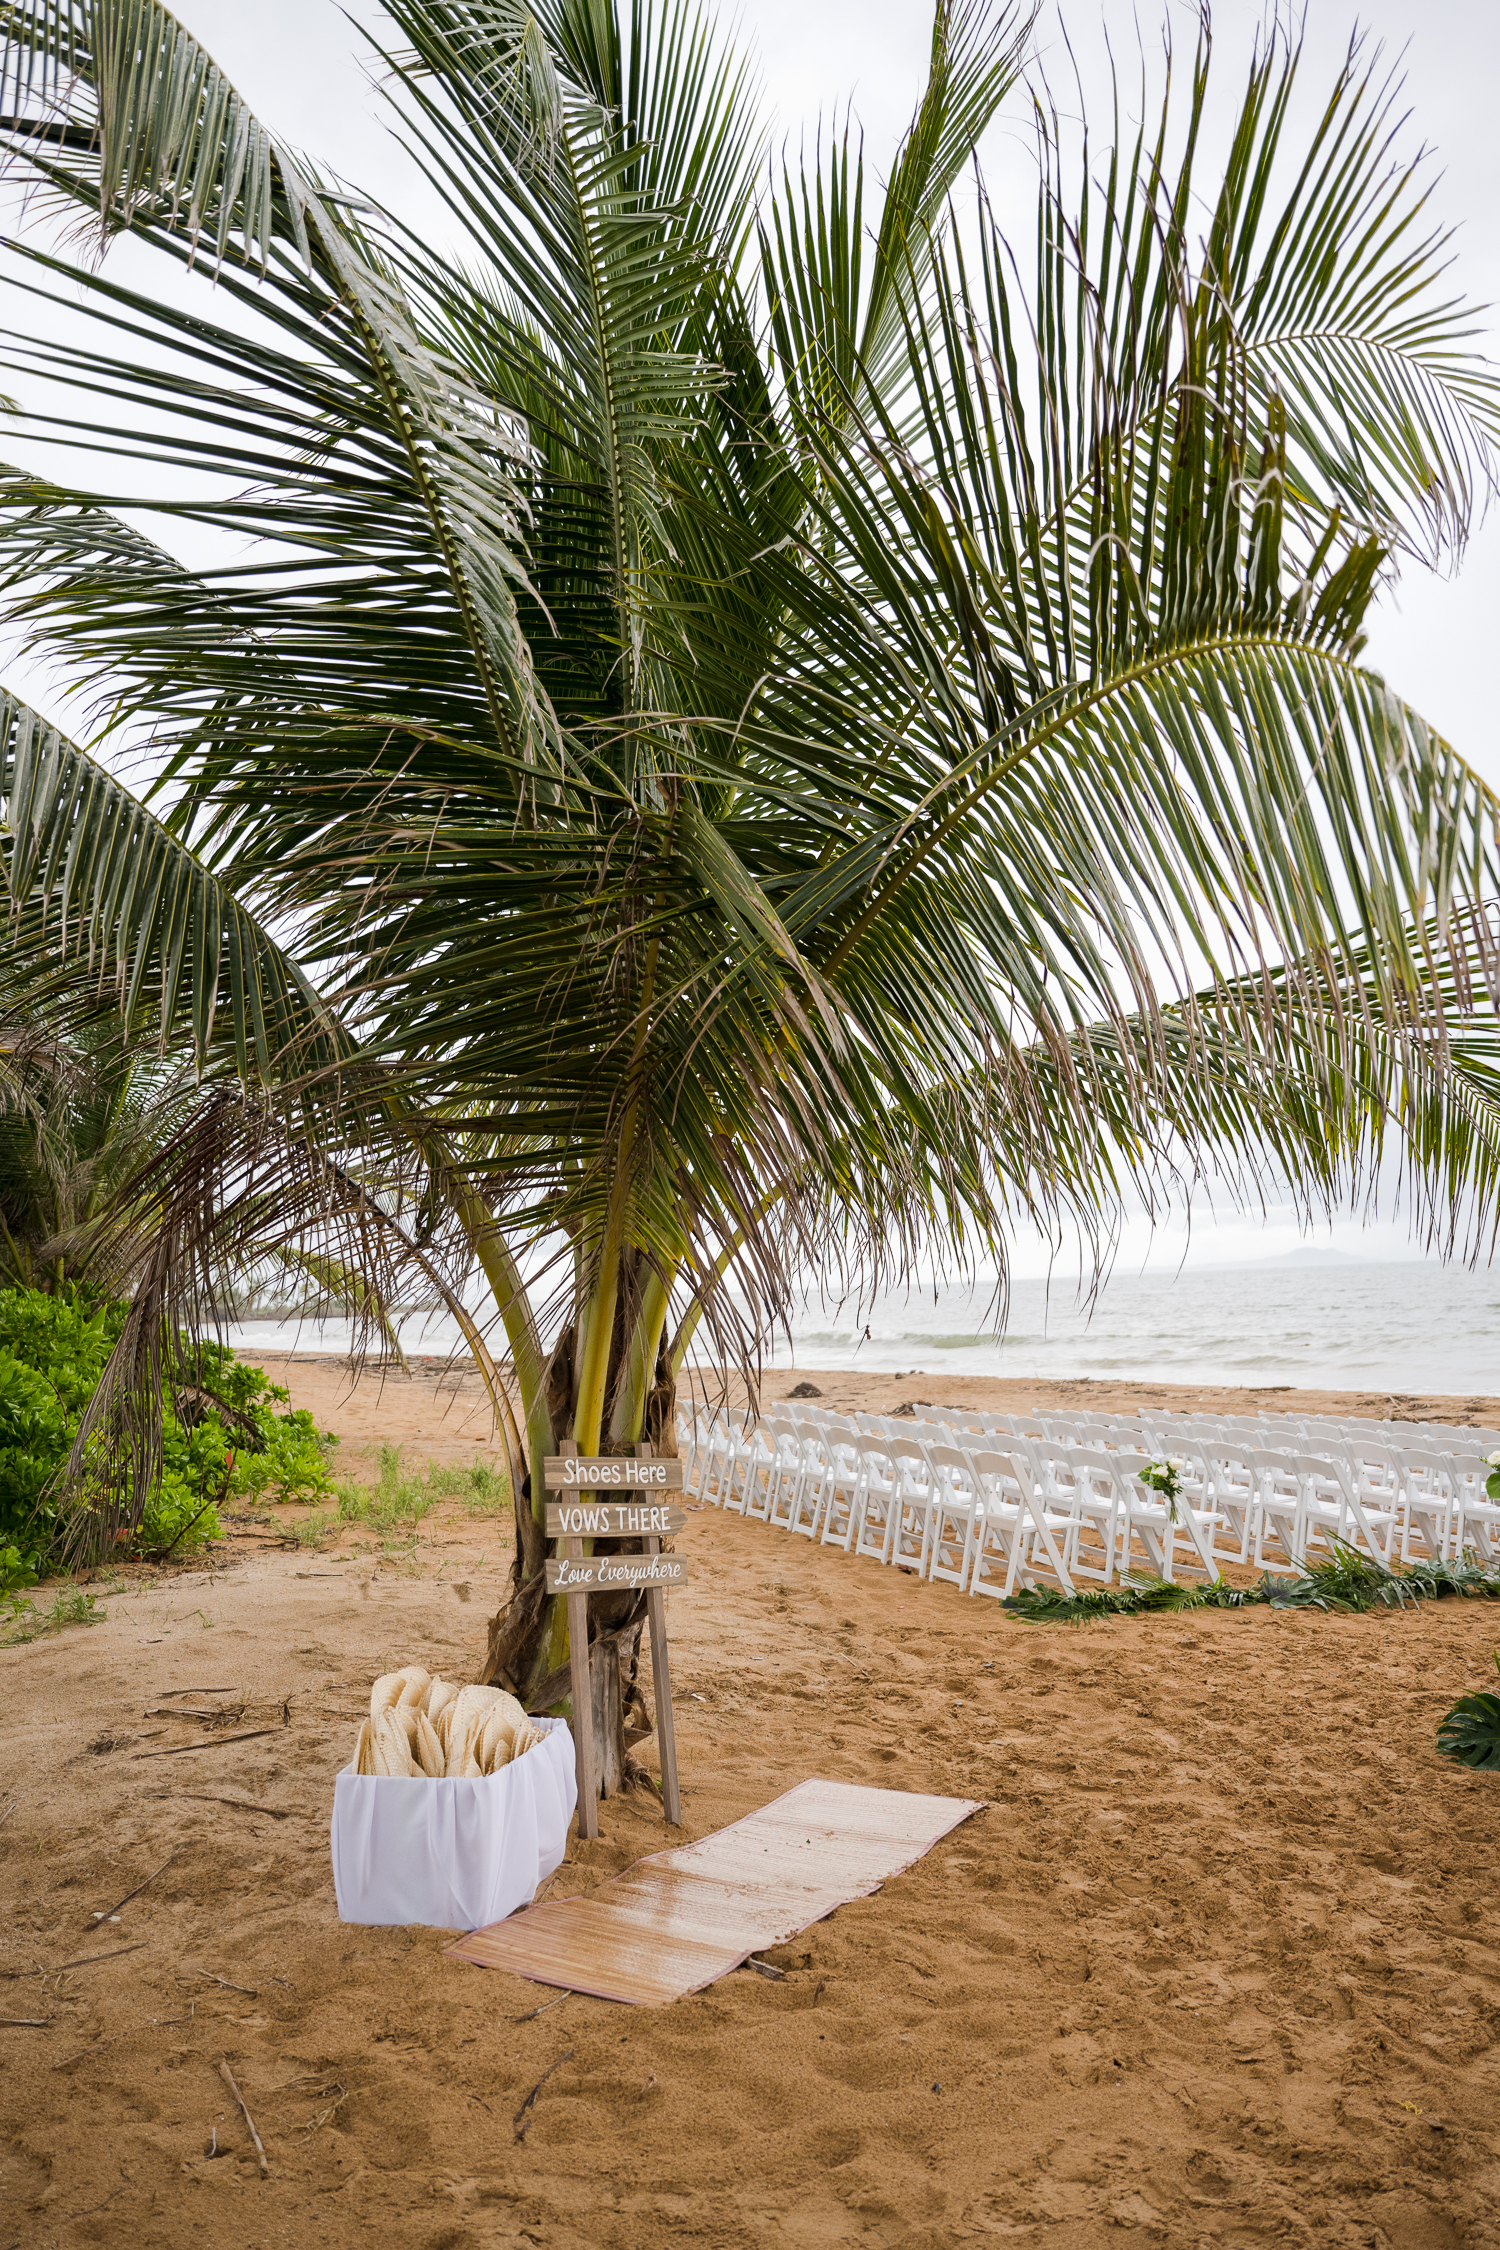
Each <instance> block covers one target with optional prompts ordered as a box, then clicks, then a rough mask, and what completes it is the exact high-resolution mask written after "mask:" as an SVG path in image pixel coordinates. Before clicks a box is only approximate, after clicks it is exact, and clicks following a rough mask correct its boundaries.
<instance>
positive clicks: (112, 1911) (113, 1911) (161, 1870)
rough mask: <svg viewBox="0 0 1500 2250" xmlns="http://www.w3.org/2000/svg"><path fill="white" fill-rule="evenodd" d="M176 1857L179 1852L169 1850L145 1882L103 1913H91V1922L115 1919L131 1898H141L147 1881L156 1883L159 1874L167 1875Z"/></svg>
mask: <svg viewBox="0 0 1500 2250" xmlns="http://www.w3.org/2000/svg"><path fill="white" fill-rule="evenodd" d="M176 1857H177V1854H176V1852H168V1854H167V1856H166V1858H165V1859H164V1860H163V1861H162V1863H161V1865H160V1867H153V1868H152V1870H151V1872H150V1874H149V1875H148V1876H147V1877H146V1882H145V1883H137V1884H136V1886H135V1889H134V1890H133V1891H127V1892H126V1893H125V1896H124V1897H123V1898H122V1899H117V1900H116V1902H115V1904H114V1905H113V1906H109V1907H106V1908H105V1910H104V1912H103V1913H102V1914H100V1913H93V1914H90V1916H89V1920H90V1921H91V1922H109V1921H112V1920H113V1919H114V1917H115V1915H117V1914H118V1913H119V1912H120V1910H121V1908H122V1907H126V1906H128V1905H129V1904H130V1902H131V1900H132V1899H133V1898H139V1897H140V1895H141V1893H142V1891H143V1890H144V1889H145V1888H146V1884H147V1883H154V1882H155V1881H156V1878H157V1876H158V1875H165V1873H166V1871H167V1869H168V1868H169V1867H170V1866H171V1864H172V1862H173V1860H174V1859H175V1858H176Z"/></svg>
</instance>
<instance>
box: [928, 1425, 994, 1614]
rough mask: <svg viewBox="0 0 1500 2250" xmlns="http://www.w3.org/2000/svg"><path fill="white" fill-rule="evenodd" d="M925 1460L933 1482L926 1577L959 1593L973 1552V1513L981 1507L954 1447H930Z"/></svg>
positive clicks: (971, 1476)
mask: <svg viewBox="0 0 1500 2250" xmlns="http://www.w3.org/2000/svg"><path fill="white" fill-rule="evenodd" d="M927 1458H928V1461H929V1462H930V1463H931V1465H932V1471H933V1475H934V1477H935V1479H936V1489H935V1491H934V1494H933V1502H932V1516H931V1521H930V1523H929V1526H928V1534H927V1576H928V1578H929V1579H943V1580H945V1581H946V1582H947V1584H949V1585H950V1586H957V1587H958V1588H959V1589H960V1590H962V1588H963V1585H964V1581H965V1578H966V1577H967V1574H968V1568H969V1559H970V1555H971V1553H972V1550H973V1526H974V1509H975V1507H976V1505H982V1500H981V1495H980V1489H979V1483H978V1479H977V1477H976V1476H975V1473H974V1471H973V1469H972V1468H971V1467H970V1465H969V1458H968V1455H967V1454H966V1453H964V1452H962V1451H961V1450H960V1449H959V1447H957V1446H956V1445H933V1446H929V1447H928V1449H927Z"/></svg>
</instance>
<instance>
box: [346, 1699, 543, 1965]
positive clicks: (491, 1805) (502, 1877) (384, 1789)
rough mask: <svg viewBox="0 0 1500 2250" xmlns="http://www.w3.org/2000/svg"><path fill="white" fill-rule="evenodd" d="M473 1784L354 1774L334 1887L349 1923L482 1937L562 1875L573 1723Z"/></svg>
mask: <svg viewBox="0 0 1500 2250" xmlns="http://www.w3.org/2000/svg"><path fill="white" fill-rule="evenodd" d="M535 1723H536V1725H537V1726H539V1727H545V1728H546V1730H547V1739H546V1741H545V1742H538V1743H536V1744H535V1745H534V1746H533V1747H532V1748H531V1749H530V1750H528V1751H527V1752H526V1753H525V1755H524V1757H520V1758H517V1759H516V1760H515V1761H514V1762H513V1763H512V1764H511V1765H508V1766H502V1767H501V1769H500V1771H499V1772H498V1773H489V1774H485V1775H483V1776H482V1777H481V1778H480V1779H478V1780H474V1781H460V1780H458V1779H454V1780H451V1781H448V1780H443V1781H433V1780H429V1779H428V1777H427V1776H426V1775H421V1776H418V1777H416V1778H414V1779H412V1780H406V1779H405V1778H404V1777H403V1778H401V1779H390V1778H388V1777H386V1776H384V1775H377V1774H363V1773H356V1772H355V1771H354V1768H353V1767H352V1766H346V1767H345V1769H344V1771H343V1772H342V1773H341V1774H340V1775H339V1776H338V1778H337V1780H336V1781H335V1782H334V1785H333V1887H334V1891H335V1893H336V1895H337V1898H338V1905H339V1919H340V1921H342V1922H367V1923H378V1924H380V1925H382V1926H384V1927H387V1928H389V1927H391V1926H393V1925H396V1924H399V1923H406V1922H426V1923H428V1924H430V1925H431V1927H432V1928H434V1929H439V1930H478V1929H482V1928H483V1927H484V1925H485V1924H486V1923H487V1922H499V1921H503V1920H504V1918H505V1916H506V1915H507V1914H514V1912H515V1910H516V1908H517V1907H518V1906H527V1905H529V1904H530V1902H531V1900H532V1898H533V1897H534V1896H535V1895H536V1890H537V1886H538V1884H540V1883H544V1882H545V1881H546V1879H547V1877H548V1876H549V1875H550V1874H551V1873H552V1870H553V1869H554V1868H555V1867H560V1866H561V1865H562V1859H563V1853H564V1851H565V1850H566V1848H567V1841H568V1823H569V1821H570V1820H571V1819H572V1817H573V1808H574V1806H575V1804H576V1803H577V1801H578V1783H577V1778H576V1774H575V1769H574V1761H573V1737H572V1735H571V1734H570V1733H569V1731H568V1723H567V1721H566V1719H538V1720H537V1721H536V1722H535Z"/></svg>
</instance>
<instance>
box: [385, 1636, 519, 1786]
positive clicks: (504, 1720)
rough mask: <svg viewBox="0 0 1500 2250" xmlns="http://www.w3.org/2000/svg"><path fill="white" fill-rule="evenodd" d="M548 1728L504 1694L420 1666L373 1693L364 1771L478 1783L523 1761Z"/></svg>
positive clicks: (389, 1676) (388, 1676)
mask: <svg viewBox="0 0 1500 2250" xmlns="http://www.w3.org/2000/svg"><path fill="white" fill-rule="evenodd" d="M546 1739H547V1736H546V1730H545V1729H544V1728H542V1727H539V1726H536V1725H534V1724H533V1722H532V1721H531V1720H530V1719H528V1718H527V1716H526V1713H525V1712H524V1711H523V1710H522V1709H521V1706H520V1704H519V1703H518V1702H517V1701H516V1699H515V1697H514V1696H513V1695H507V1694H506V1693H505V1690H504V1689H503V1688H492V1687H455V1686H454V1685H453V1683H452V1681H451V1680H435V1679H434V1678H433V1677H432V1675H431V1673H430V1672H424V1671H423V1669H422V1667H421V1665H420V1664H408V1665H407V1667H406V1669H405V1671H403V1672H386V1673H385V1674H384V1675H383V1676H382V1677H381V1678H380V1679H378V1680H377V1681H376V1682H375V1685H374V1686H373V1687H372V1688H371V1690H370V1716H369V1717H368V1719H366V1720H365V1722H364V1724H363V1726H362V1727H361V1728H360V1730H359V1742H358V1744H357V1746H356V1748H355V1752H354V1770H355V1772H356V1773H372V1774H385V1775H390V1776H401V1775H418V1776H420V1775H423V1774H426V1775H430V1776H431V1777H432V1778H433V1779H434V1780H440V1779H442V1778H443V1777H444V1776H447V1777H448V1778H450V1779H453V1778H460V1779H475V1778H477V1777H478V1776H479V1775H481V1774H487V1773H498V1772H499V1771H500V1768H501V1767H502V1766H508V1765H509V1764H510V1763H511V1760H512V1759H513V1758H523V1757H524V1756H525V1755H526V1752H527V1751H528V1750H532V1749H534V1748H535V1747H536V1745H537V1743H539V1742H545V1741H546Z"/></svg>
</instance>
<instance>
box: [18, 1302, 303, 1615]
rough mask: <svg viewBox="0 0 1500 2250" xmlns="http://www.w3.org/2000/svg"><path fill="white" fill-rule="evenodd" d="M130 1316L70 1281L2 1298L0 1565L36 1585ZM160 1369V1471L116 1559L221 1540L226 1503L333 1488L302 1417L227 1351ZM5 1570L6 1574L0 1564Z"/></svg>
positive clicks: (210, 1350)
mask: <svg viewBox="0 0 1500 2250" xmlns="http://www.w3.org/2000/svg"><path fill="white" fill-rule="evenodd" d="M129 1312H130V1308H129V1306H128V1305H126V1304H124V1303H121V1302H118V1301H115V1300H111V1299H96V1298H94V1297H93V1296H92V1295H91V1294H90V1293H89V1292H88V1291H87V1290H86V1289H85V1288H83V1287H82V1286H80V1285H79V1284H78V1283H75V1282H65V1283H64V1284H63V1285H62V1286H61V1287H60V1288H56V1287H54V1288H53V1289H51V1290H41V1289H9V1290H3V1291H0V1550H3V1555H0V1566H3V1556H14V1557H15V1564H14V1569H15V1571H17V1572H20V1573H21V1574H23V1575H22V1576H21V1577H9V1578H8V1581H7V1582H9V1583H22V1582H24V1574H25V1573H30V1574H32V1576H33V1578H34V1575H35V1573H36V1572H37V1570H38V1569H39V1568H40V1567H41V1566H42V1564H43V1563H44V1561H45V1559H46V1557H47V1556H48V1555H49V1554H50V1553H51V1552H52V1550H53V1548H54V1546H55V1544H56V1539H57V1533H58V1519H59V1514H60V1511H61V1509H62V1506H63V1496H62V1493H61V1489H60V1484H61V1479H62V1476H63V1472H64V1470H65V1468H66V1465H67V1462H68V1459H69V1455H70V1453H71V1452H72V1450H73V1448H74V1446H75V1444H76V1441H77V1437H78V1432H79V1429H80V1426H81V1425H82V1424H83V1422H84V1420H85V1418H86V1416H87V1413H88V1409H89V1405H90V1402H91V1400H92V1399H93V1397H94V1395H95V1392H96V1390H97V1388H98V1385H99V1381H100V1378H101V1376H102V1374H103V1372H104V1369H105V1367H106V1366H107V1365H108V1362H109V1357H110V1353H111V1352H112V1351H113V1350H114V1348H115V1346H116V1344H117V1343H118V1341H119V1338H120V1335H121V1333H122V1332H123V1330H124V1328H125V1325H126V1322H127V1321H128V1319H129ZM178 1344H179V1349H178V1353H177V1355H176V1357H175V1359H174V1361H173V1362H172V1364H171V1365H170V1366H169V1367H168V1369H167V1370H166V1382H167V1386H168V1395H167V1397H166V1399H165V1401H164V1404H163V1410H162V1436H161V1466H160V1470H159V1472H158V1475H157V1479H156V1482H155V1484H154V1486H153V1487H152V1489H151V1491H150V1492H149V1493H148V1494H147V1496H146V1502H145V1506H144V1508H143V1510H142V1513H141V1517H140V1521H139V1523H138V1524H137V1525H136V1526H135V1527H134V1530H133V1531H132V1532H130V1533H128V1534H127V1535H125V1536H124V1537H119V1538H117V1539H116V1540H115V1542H114V1545H113V1549H112V1552H113V1554H114V1556H116V1557H120V1556H123V1555H134V1554H145V1555H165V1554H172V1553H176V1554H181V1553H182V1552H184V1551H185V1550H187V1549H190V1548H193V1547H197V1546H201V1545H202V1544H203V1542H204V1541H205V1540H207V1539H211V1538H215V1537H217V1535H218V1532H219V1528H220V1526H219V1520H218V1513H217V1510H218V1508H219V1506H220V1505H222V1504H223V1503H224V1502H225V1501H226V1500H231V1499H239V1498H246V1497H247V1498H250V1499H252V1500H256V1499H260V1498H262V1497H274V1496H277V1495H281V1496H284V1497H287V1498H293V1499H301V1500H305V1499H311V1498H313V1497H316V1496H318V1495H321V1494H327V1493H328V1492H329V1491H330V1490H331V1478H330V1476H329V1472H328V1463H327V1456H326V1452H325V1447H324V1442H323V1441H322V1439H321V1438H320V1436H319V1433H318V1431H317V1428H316V1426H315V1424H314V1422H313V1419H312V1416H311V1415H310V1414H307V1413H305V1412H294V1411H291V1410H290V1402H289V1399H288V1394H287V1393H286V1391H285V1390H283V1389H281V1388H280V1387H279V1386H278V1385H276V1384H274V1383H271V1382H269V1381H268V1380H267V1378H266V1376H265V1375H264V1374H263V1373H262V1371H261V1370H260V1369H259V1368H258V1367H251V1366H247V1365H246V1364H245V1363H244V1362H243V1361H242V1360H239V1359H237V1358H236V1356H235V1354H234V1353H233V1351H231V1350H230V1349H229V1348H228V1347H227V1346H225V1345H222V1344H219V1343H217V1342H214V1341H212V1340H210V1339H206V1338H205V1339H203V1340H201V1341H200V1342H199V1343H198V1344H196V1345H192V1346H190V1345H189V1344H188V1343H187V1341H186V1339H185V1338H179V1339H178ZM4 1567H9V1566H4Z"/></svg>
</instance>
